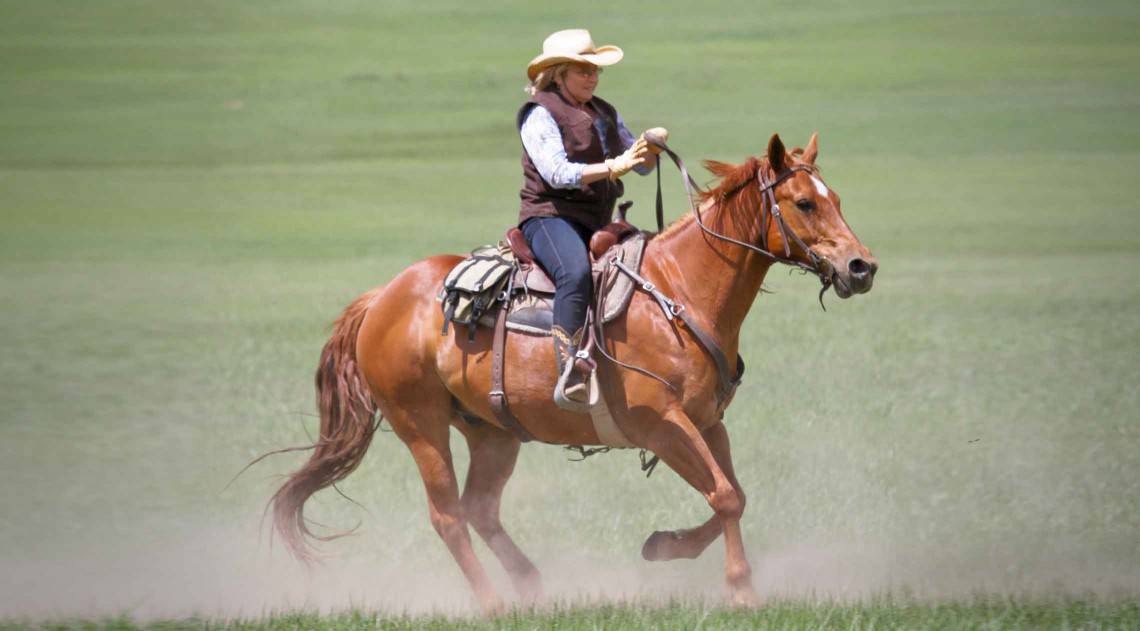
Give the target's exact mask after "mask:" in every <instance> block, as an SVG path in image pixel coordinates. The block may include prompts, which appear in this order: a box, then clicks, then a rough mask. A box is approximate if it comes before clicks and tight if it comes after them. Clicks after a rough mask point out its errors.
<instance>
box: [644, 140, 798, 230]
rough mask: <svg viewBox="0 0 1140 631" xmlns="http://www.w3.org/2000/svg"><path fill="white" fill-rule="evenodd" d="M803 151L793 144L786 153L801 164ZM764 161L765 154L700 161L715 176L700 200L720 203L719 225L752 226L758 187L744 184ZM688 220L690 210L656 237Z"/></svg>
mask: <svg viewBox="0 0 1140 631" xmlns="http://www.w3.org/2000/svg"><path fill="white" fill-rule="evenodd" d="M803 152H804V150H803V148H801V147H793V148H792V149H790V150H789V151H788V154H787V155H788V157H789V158H790V159H791V160H792V161H793V162H795V163H796V164H804V163H803V161H802V160H800V159H799V158H800V156H801V155H803ZM767 164H768V158H767V157H764V158H757V157H756V156H749V157H748V159H747V160H745V161H744V162H743V163H741V164H729V163H728V162H720V161H717V160H704V161H702V162H701V165H703V166H704V167H705V169H707V170H708V171H709V173H712V174H713V176H714V178H716V179H715V180H714V182H715V184H716V185H715V186H711V187H709V188H706V189H705V190H702V191H698V193H697V195H698V201H699V203H704V202H707V201H709V200H712V201H713V202H714V203H716V204H717V205H718V206H720V208H721V209H722V211H723V212H721V213H720V214H719V219H718V221H717V222H716V223H717V224H720V225H721V227H722V228H723V225H724V224H725V223H726V222H731V223H732V224H734V225H738V226H745V227H747V226H753V225H755V221H756V219H755V216H756V212H757V209H758V208H760V190H759V188H757V187H756V186H747V184H749V183H751V182H753V181H755V180H756V173H757V172H758V171H759V170H760V168H761V167H763V166H765V165H767ZM658 168H660V167H658ZM691 221H693V213H692V212H686V213H685V214H684V215H681V217H680V218H679V219H677V220H676V221H674V222H673V223H671V224H669V225H668V226H666V227H665V229H664V230H662V231H661V232H660V233H659V234H658V235H657V236H658V237H664V236H666V235H668V234H670V233H673V232H676V231H677V230H680V229H681V228H682V227H684V226H687V225H688V224H689V222H691Z"/></svg>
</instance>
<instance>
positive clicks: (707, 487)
mask: <svg viewBox="0 0 1140 631" xmlns="http://www.w3.org/2000/svg"><path fill="white" fill-rule="evenodd" d="M718 428H719V429H718ZM647 443H648V445H647V446H648V447H649V449H651V450H652V451H653V452H654V453H656V454H657V455H658V456H660V457H661V460H663V461H664V462H665V464H667V465H669V468H671V469H673V470H674V471H676V472H677V474H678V475H680V476H681V477H682V478H684V479H685V481H686V482H688V483H689V484H691V485H692V486H693V488H695V489H696V490H697V491H699V492H700V493H701V495H703V496H704V497H705V500H707V501H708V503H709V506H710V507H711V508H712V509H713V512H714V513H716V516H715V519H717V520H719V522H720V528H719V530H720V531H722V532H723V533H724V544H725V559H724V563H725V582H726V583H727V586H728V592H729V598H730V599H731V600H732V602H733V603H734V604H738V605H745V606H754V605H756V604H757V599H756V592H755V590H753V588H752V567H751V566H750V565H749V564H748V557H747V556H746V555H745V553H744V541H743V538H742V537H741V533H740V517H741V515H742V514H743V513H744V494H743V493H742V492H740V489H739V485H738V484H736V479H735V476H734V475H733V473H732V461H731V457H730V455H729V448H728V434H727V433H726V432H725V431H724V426H723V425H721V424H719V423H718V424H717V425H716V426H714V427H712V428H709V430H708V431H706V433H705V435H702V434H701V432H700V431H698V430H697V428H696V426H695V425H694V424H693V422H692V420H690V419H689V417H688V416H687V415H686V414H685V413H684V412H683V411H681V410H680V409H679V408H670V409H669V410H667V411H666V412H665V413H664V414H663V419H662V422H660V423H658V424H656V426H655V427H654V428H653V430H651V431H650V432H649V435H648V436H647ZM714 452H716V453H715V455H714ZM710 521H711V520H710ZM702 529H704V530H702ZM694 530H695V531H697V534H696V536H698V537H699V538H701V539H705V538H708V537H709V534H710V532H715V530H716V529H714V528H713V527H712V526H710V525H709V524H708V523H706V524H705V526H701V527H699V528H697V529H694ZM712 538H715V534H714V535H713V537H712ZM651 539H652V537H651ZM711 540H712V539H711V538H708V541H710V542H711ZM699 542H700V541H699V540H698V541H697V543H699ZM647 543H648V542H647ZM705 545H707V543H706V544H705Z"/></svg>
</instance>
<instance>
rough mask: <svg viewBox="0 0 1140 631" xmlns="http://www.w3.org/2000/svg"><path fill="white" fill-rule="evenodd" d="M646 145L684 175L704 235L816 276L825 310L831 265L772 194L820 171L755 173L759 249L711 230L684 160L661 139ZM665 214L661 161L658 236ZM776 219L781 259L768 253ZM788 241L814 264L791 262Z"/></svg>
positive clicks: (648, 138)
mask: <svg viewBox="0 0 1140 631" xmlns="http://www.w3.org/2000/svg"><path fill="white" fill-rule="evenodd" d="M646 141H647V142H648V143H649V144H652V145H654V146H656V147H659V148H660V149H661V150H662V151H663V152H664V153H665V154H666V155H668V156H669V158H670V159H671V160H673V164H675V165H677V169H678V170H679V171H680V172H681V181H682V183H684V185H685V193H686V194H687V195H688V197H689V208H690V209H691V210H692V211H693V217H694V218H695V219H696V221H697V225H698V226H699V227H700V229H701V230H702V231H704V233H705V234H707V235H709V236H712V237H716V238H717V239H720V240H722V241H727V242H728V243H732V244H735V245H739V246H740V247H742V248H746V249H749V250H752V251H753V252H756V253H758V254H761V255H763V256H766V257H768V258H769V259H771V260H772V262H774V263H783V264H784V265H788V266H791V267H794V268H797V269H799V270H800V271H802V272H804V273H811V274H815V275H816V276H818V277H819V280H820V283H822V284H823V287H822V289H820V291H819V305H820V306H821V307H823V295H824V294H825V293H827V290H828V289H830V288H831V284H832V281H831V276H830V274H828V272H827V268H828V267H830V264H829V263H827V260H826V259H824V258H823V257H822V256H820V255H819V254H818V253H816V251H815V250H813V249H811V248H810V247H808V245H807V244H806V243H804V241H803V239H801V238H800V236H799V235H798V234H796V232H795V231H794V230H792V229H791V228H790V227H789V226H788V223H787V221H786V220H785V219H784V215H783V213H782V212H780V205H779V204H777V203H776V195H775V193H774V192H773V191H774V190H775V188H776V187H777V186H778V185H779V184H780V183H781V182H783V181H784V180H786V179H788V178H789V177H791V176H793V175H795V174H796V173H798V172H801V171H802V172H804V173H808V174H813V175H814V174H815V173H817V171H818V169H816V168H815V167H810V166H807V165H803V164H796V165H792V166H791V167H788V168H787V169H784V170H783V171H781V172H780V173H777V174H776V176H775V177H774V178H772V179H769V178H768V170H769V168H770V166H769V165H767V164H765V165H761V166H760V168H759V169H757V170H756V186H757V188H759V190H760V193H761V194H762V201H761V202H760V245H759V246H756V245H754V244H751V243H748V242H745V241H741V240H739V239H734V238H732V237H730V236H728V235H723V234H720V233H719V232H716V231H715V230H713V229H712V228H709V227H708V226H707V225H706V224H705V222H704V219H703V218H702V217H701V209H700V204H699V202H698V201H697V200H698V196H697V194H696V190H697V189H698V188H699V187H698V186H697V183H696V182H695V181H693V178H692V176H690V175H689V170H688V169H687V168H685V161H684V160H682V159H681V156H679V155H677V153H676V152H674V151H673V150H672V149H670V148H669V147H668V146H667V145H666V144H665V142H664V141H662V140H660V139H659V138H656V137H654V136H646ZM747 184H748V183H747V182H745V183H744V184H742V185H741V186H747ZM664 214H665V212H664V204H663V202H662V199H661V165H660V161H658V165H657V230H658V232H660V231H661V230H663V229H664V225H663V224H664ZM773 218H775V220H776V228H777V229H779V231H780V237H781V238H782V240H783V241H784V255H783V256H779V255H778V254H775V253H774V252H772V251H771V250H769V249H768V228H769V226H771V223H772V219H773ZM789 241H790V242H794V243H795V244H796V246H798V247H799V248H800V249H801V250H803V251H804V252H805V253H806V254H807V258H808V261H810V262H811V263H810V264H807V263H803V262H801V261H797V260H794V259H792V258H791V255H792V251H791V247H790V246H789ZM826 310H827V308H826V307H824V311H826Z"/></svg>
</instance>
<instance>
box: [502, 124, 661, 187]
mask: <svg viewBox="0 0 1140 631" xmlns="http://www.w3.org/2000/svg"><path fill="white" fill-rule="evenodd" d="M608 127H609V126H608V125H606V120H605V118H604V117H601V116H598V117H597V118H595V119H594V129H596V130H597V131H598V136H599V137H600V138H601V140H602V145H605V144H606V133H607V132H608V131H609V128H608ZM617 127H618V129H617V131H618V138H620V139H621V148H622V151H625V150H626V149H629V148H630V146H631V145H633V142H634V138H633V134H632V133H630V131H629V129H628V128H627V127H626V126H625V121H624V120H622V118H621V114H618V115H617ZM519 136H521V137H522V143H523V148H524V149H526V154H527V155H528V156H530V161H531V162H533V163H534V167H535V168H536V169H538V174H539V175H541V176H542V179H543V180H545V181H546V183H547V184H549V185H551V186H553V187H554V188H579V187H580V186H581V184H582V169H584V168H586V165H585V164H583V163H581V162H571V161H570V160H569V158H567V156H566V146H565V145H564V144H563V143H562V132H560V131H559V130H558V123H556V122H554V117H553V116H551V115H550V110H548V109H546V108H545V107H543V106H541V105H535V106H534V107H532V108H531V109H530V112H528V113H527V115H526V119H525V120H524V121H523V124H522V128H521V129H519ZM634 171H637V172H638V173H640V174H641V175H646V174H648V173H650V172H652V171H653V169H652V168H651V167H647V166H645V165H641V166H637V167H635V168H634Z"/></svg>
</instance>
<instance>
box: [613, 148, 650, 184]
mask: <svg viewBox="0 0 1140 631" xmlns="http://www.w3.org/2000/svg"><path fill="white" fill-rule="evenodd" d="M648 155H649V145H648V144H647V143H646V142H645V139H644V138H638V139H637V140H636V141H634V143H633V144H632V145H630V147H629V149H626V151H625V153H623V154H621V155H620V156H618V157H616V158H610V159H609V160H606V167H607V168H609V170H610V181H617V179H618V178H619V177H621V176H623V175H625V174H626V173H629V172H630V170H632V169H633V167H635V166H638V165H641V164H644V163H645V158H646V157H647V156H648Z"/></svg>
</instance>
